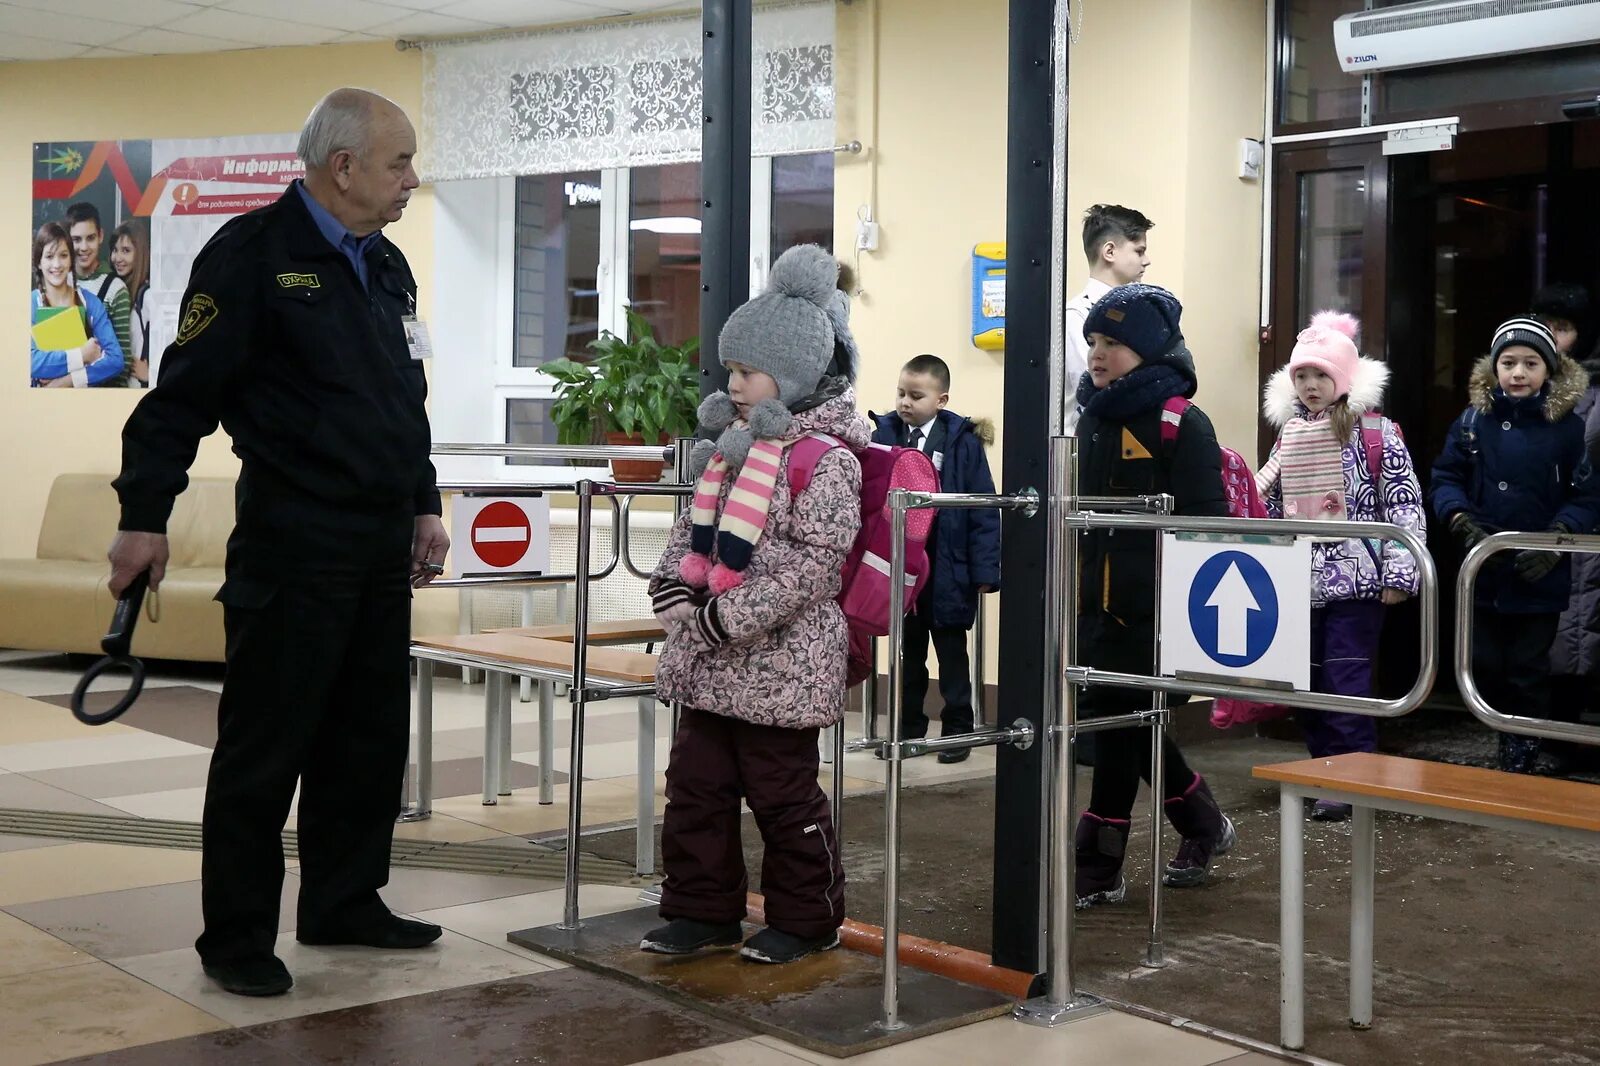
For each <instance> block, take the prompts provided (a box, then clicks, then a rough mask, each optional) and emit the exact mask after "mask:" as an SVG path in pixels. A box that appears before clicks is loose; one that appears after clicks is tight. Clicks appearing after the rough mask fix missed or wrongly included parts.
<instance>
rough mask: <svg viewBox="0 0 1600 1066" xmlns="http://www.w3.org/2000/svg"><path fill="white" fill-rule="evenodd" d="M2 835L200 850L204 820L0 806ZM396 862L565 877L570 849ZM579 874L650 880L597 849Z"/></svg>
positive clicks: (426, 855) (399, 854)
mask: <svg viewBox="0 0 1600 1066" xmlns="http://www.w3.org/2000/svg"><path fill="white" fill-rule="evenodd" d="M0 835H14V836H34V837H53V838H56V839H60V840H83V841H90V842H93V843H96V844H130V845H133V846H135V847H144V848H179V849H182V850H185V851H199V850H200V823H198V822H172V821H166V820H163V819H159V818H135V817H134V816H132V815H121V816H119V815H108V814H74V813H70V812H67V811H35V810H23V809H19V808H12V807H0ZM283 850H284V854H285V856H286V857H288V858H298V857H299V853H300V849H299V839H298V835H297V834H296V833H295V832H294V831H293V830H288V829H286V830H284V833H283ZM389 861H390V862H391V863H392V864H394V865H395V866H408V867H413V868H417V869H424V870H450V871H453V872H456V873H472V874H499V875H502V876H509V877H529V878H541V879H545V880H551V881H560V880H562V879H563V878H564V877H565V876H566V862H567V860H566V853H565V852H564V851H563V850H561V849H559V848H552V847H549V846H548V845H544V844H535V843H533V842H532V841H524V842H522V843H520V844H511V843H505V842H503V841H480V842H476V843H459V844H447V843H439V842H435V841H431V840H396V841H395V842H394V846H393V848H392V849H391V850H390V853H389ZM578 880H579V881H580V882H582V883H584V884H592V885H644V884H647V883H648V882H647V881H646V880H645V879H644V878H640V877H639V876H638V875H637V874H635V873H634V869H633V865H632V864H631V863H626V862H619V861H617V860H615V859H603V858H600V857H599V856H597V855H580V856H579V857H578Z"/></svg>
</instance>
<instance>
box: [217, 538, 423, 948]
mask: <svg viewBox="0 0 1600 1066" xmlns="http://www.w3.org/2000/svg"><path fill="white" fill-rule="evenodd" d="M375 554H382V555H384V556H385V557H386V560H387V561H386V563H385V564H383V565H367V566H361V567H355V566H352V567H349V568H344V569H329V570H323V571H319V572H316V573H312V574H306V573H300V572H297V573H295V574H294V575H293V576H292V577H284V578H281V579H268V578H251V577H243V576H238V575H235V574H234V573H233V572H232V571H230V575H229V580H228V582H227V584H225V585H224V587H223V591H222V592H221V593H220V594H219V596H218V598H219V599H221V600H222V601H223V607H224V612H223V617H224V624H225V626H226V630H227V656H228V659H227V663H228V665H227V676H226V679H225V680H224V682H223V689H222V701H221V705H220V707H219V710H218V716H217V717H218V736H217V747H216V750H215V751H214V752H213V754H212V757H211V770H210V775H209V777H208V779H207V782H206V802H205V814H204V822H203V829H202V841H203V852H204V854H203V858H202V864H201V882H202V893H201V894H202V909H203V911H204V915H205V931H204V932H203V933H202V934H201V935H200V938H199V940H197V941H196V943H195V948H196V950H197V951H199V953H200V956H201V958H202V959H203V960H205V961H206V962H218V961H223V960H227V959H236V958H241V957H247V956H251V955H259V954H261V953H263V952H267V953H270V952H271V951H272V950H273V944H274V941H275V940H276V938H277V933H278V906H279V899H280V897H281V893H282V889H283V848H282V845H281V843H280V839H279V834H280V832H281V831H282V830H283V826H284V822H285V820H286V819H287V817H288V814H289V804H290V802H291V801H292V799H293V797H294V790H295V785H296V783H297V782H298V783H299V785H300V808H299V840H300V882H301V884H300V900H299V918H298V928H299V929H300V930H303V931H312V930H326V929H331V928H337V927H339V926H341V925H343V924H345V923H350V922H360V921H363V920H367V919H371V918H376V917H379V916H381V915H383V914H386V913H387V909H386V908H385V907H384V905H383V903H382V901H381V900H380V899H379V898H378V889H380V888H382V887H383V886H384V885H385V884H387V883H388V880H389V847H390V843H391V841H392V838H393V835H394V820H395V817H396V815H397V814H398V813H399V808H400V789H401V786H402V782H403V780H404V776H405V762H406V751H407V746H408V742H409V732H410V722H409V719H410V713H409V712H410V656H409V650H408V649H409V644H410V628H411V589H410V585H409V582H408V580H407V562H406V558H405V557H404V556H402V557H400V558H396V555H395V552H393V551H390V552H386V553H375ZM309 557H311V558H315V556H314V555H309Z"/></svg>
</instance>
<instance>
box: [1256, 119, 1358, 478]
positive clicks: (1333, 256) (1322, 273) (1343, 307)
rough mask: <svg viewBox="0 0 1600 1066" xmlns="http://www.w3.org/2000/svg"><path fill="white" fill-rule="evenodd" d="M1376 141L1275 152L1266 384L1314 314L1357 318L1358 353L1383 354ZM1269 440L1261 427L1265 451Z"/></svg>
mask: <svg viewBox="0 0 1600 1066" xmlns="http://www.w3.org/2000/svg"><path fill="white" fill-rule="evenodd" d="M1387 163H1388V161H1387V159H1385V157H1384V155H1383V152H1382V146H1381V145H1379V144H1376V143H1371V144H1355V145H1338V146H1332V147H1319V148H1304V149H1296V150H1292V151H1283V152H1279V153H1278V155H1277V158H1276V159H1275V160H1274V162H1273V165H1274V167H1275V168H1276V169H1275V174H1276V188H1275V189H1274V196H1273V203H1274V208H1273V213H1274V219H1273V233H1274V238H1273V249H1272V277H1273V286H1272V324H1271V326H1270V327H1269V330H1268V332H1267V334H1266V336H1265V338H1264V341H1263V344H1262V346H1261V380H1262V381H1263V382H1264V381H1266V379H1267V378H1268V377H1269V376H1271V374H1272V372H1273V371H1275V370H1277V369H1278V368H1279V367H1280V366H1283V365H1284V364H1285V363H1287V362H1288V361H1289V354H1290V353H1291V352H1292V351H1293V350H1294V342H1295V337H1296V335H1298V334H1299V332H1300V331H1301V330H1302V329H1304V328H1305V325H1306V322H1307V321H1308V320H1309V319H1310V318H1311V316H1312V315H1313V314H1315V313H1316V312H1318V311H1325V310H1333V311H1346V312H1349V313H1350V314H1353V315H1355V316H1357V317H1358V318H1360V319H1361V325H1362V329H1361V349H1362V351H1364V352H1366V353H1368V354H1370V355H1373V356H1375V357H1377V358H1383V357H1384V356H1385V354H1386V353H1385V340H1386V330H1385V323H1386V314H1385V311H1386V307H1385V299H1384V296H1385V289H1386V285H1387V275H1388V262H1387V251H1386V249H1387V236H1388V218H1387V214H1388V199H1389V171H1388V165H1387ZM1272 440H1273V435H1272V433H1271V431H1270V430H1269V429H1268V428H1267V427H1266V426H1265V425H1263V426H1262V427H1261V434H1260V446H1261V450H1262V453H1263V457H1265V452H1266V450H1267V449H1268V448H1270V447H1271V446H1272Z"/></svg>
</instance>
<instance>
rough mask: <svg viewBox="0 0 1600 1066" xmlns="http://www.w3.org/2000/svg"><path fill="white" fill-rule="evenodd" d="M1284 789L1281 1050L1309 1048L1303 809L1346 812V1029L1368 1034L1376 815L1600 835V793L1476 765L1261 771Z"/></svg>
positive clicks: (1341, 760) (1339, 765)
mask: <svg viewBox="0 0 1600 1066" xmlns="http://www.w3.org/2000/svg"><path fill="white" fill-rule="evenodd" d="M1255 776H1256V777H1257V778H1259V779H1261V780H1265V781H1276V782H1278V787H1279V789H1280V800H1279V802H1280V808H1279V815H1280V819H1281V832H1282V854H1281V856H1280V860H1279V861H1280V864H1281V873H1282V879H1283V883H1282V890H1281V897H1280V904H1279V906H1280V911H1279V935H1280V937H1281V951H1282V959H1281V970H1280V1003H1281V1008H1280V1009H1281V1017H1280V1028H1281V1033H1280V1042H1281V1043H1282V1044H1283V1046H1284V1047H1286V1048H1289V1049H1291V1050H1299V1049H1301V1048H1303V1047H1305V820H1306V811H1305V804H1306V801H1307V800H1310V799H1325V800H1333V801H1336V802H1339V803H1348V804H1350V806H1351V808H1352V819H1351V827H1352V832H1351V835H1350V848H1351V869H1350V883H1351V892H1350V1024H1351V1025H1352V1026H1354V1027H1355V1028H1357V1029H1367V1028H1370V1027H1371V1026H1372V974H1373V930H1374V928H1375V925H1376V913H1375V911H1376V894H1375V891H1374V887H1375V886H1374V873H1375V870H1376V861H1375V860H1376V855H1377V841H1376V833H1375V831H1374V821H1375V819H1374V816H1375V813H1376V812H1377V811H1380V810H1382V811H1394V812H1396V813H1399V814H1410V815H1418V816H1421V817H1425V818H1439V819H1443V820H1446V821H1451V822H1462V823H1465V824H1468V825H1481V826H1487V827H1490V828H1494V829H1506V830H1510V831H1512V832H1520V833H1536V834H1539V835H1541V836H1553V837H1561V838H1568V839H1579V840H1585V841H1587V842H1589V843H1593V842H1594V839H1595V834H1597V833H1600V786H1597V785H1588V784H1582V783H1580V782H1576V781H1560V780H1552V779H1550V778H1542V777H1527V776H1524V775H1521V774H1509V773H1502V772H1501V771H1499V770H1485V769H1480V768H1478V767H1471V766H1452V765H1449V764H1446V763H1435V762H1426V761H1424V760H1421V759H1405V758H1400V757H1398V756H1393V755H1376V754H1369V753H1365V752H1357V753H1353V754H1349V755H1336V756H1334V757H1332V758H1328V759H1302V760H1299V761H1296V762H1288V763H1278V764H1276V765H1272V766H1258V767H1256V768H1255Z"/></svg>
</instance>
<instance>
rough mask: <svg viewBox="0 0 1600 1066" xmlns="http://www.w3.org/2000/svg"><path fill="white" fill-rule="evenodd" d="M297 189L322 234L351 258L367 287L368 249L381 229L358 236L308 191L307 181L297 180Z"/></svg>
mask: <svg viewBox="0 0 1600 1066" xmlns="http://www.w3.org/2000/svg"><path fill="white" fill-rule="evenodd" d="M294 187H295V189H296V190H297V191H298V192H299V193H300V199H301V200H302V201H304V202H305V205H306V210H308V211H310V212H311V218H312V220H313V221H315V222H316V224H317V228H318V229H319V230H321V231H322V235H323V236H324V237H326V238H328V243H329V244H331V245H333V246H334V247H335V248H337V249H339V251H341V252H343V253H344V257H345V258H346V259H348V260H350V265H351V266H353V267H355V268H356V277H358V278H360V279H361V287H362V288H363V289H364V288H366V287H367V250H368V249H369V248H371V247H372V245H373V242H375V241H376V240H377V239H378V234H379V233H381V232H382V231H381V230H374V231H373V232H371V233H369V234H367V235H366V236H365V237H357V236H356V235H355V234H354V233H351V232H350V231H349V230H347V229H345V228H344V223H343V222H340V221H339V220H338V219H336V218H334V217H333V215H332V214H331V213H330V212H329V211H328V209H327V208H326V207H323V206H322V205H321V204H319V203H317V200H316V197H314V196H312V195H311V194H310V193H308V192H306V183H305V182H303V181H300V180H299V179H296V180H295V183H294Z"/></svg>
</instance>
